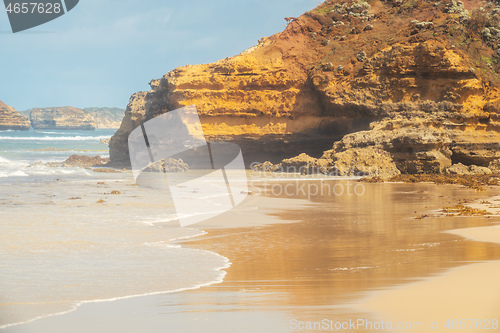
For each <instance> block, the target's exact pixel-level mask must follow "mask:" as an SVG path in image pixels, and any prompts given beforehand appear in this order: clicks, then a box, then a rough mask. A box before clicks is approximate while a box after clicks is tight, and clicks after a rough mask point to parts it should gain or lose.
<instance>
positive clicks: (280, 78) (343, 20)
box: [110, 0, 500, 175]
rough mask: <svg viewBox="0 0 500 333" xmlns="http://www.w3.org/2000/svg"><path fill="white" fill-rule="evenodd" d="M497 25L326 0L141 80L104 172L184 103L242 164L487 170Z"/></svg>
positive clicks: (397, 3) (494, 138) (478, 6)
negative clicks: (242, 47)
mask: <svg viewBox="0 0 500 333" xmlns="http://www.w3.org/2000/svg"><path fill="white" fill-rule="evenodd" d="M499 24H500V7H499V6H495V5H494V4H492V3H489V2H487V1H465V3H462V2H460V1H458V2H455V1H454V0H445V1H441V2H435V1H432V2H430V1H425V0H418V1H409V0H408V1H407V0H386V1H378V0H374V1H371V2H370V3H368V2H364V1H340V0H329V1H326V2H325V3H323V4H322V5H320V6H319V7H317V8H316V9H314V10H312V11H310V12H307V13H305V14H304V15H302V16H300V17H298V18H297V19H295V20H292V21H291V22H290V23H289V25H288V26H287V28H286V29H285V30H284V31H283V32H280V33H278V34H276V35H273V36H271V37H269V38H262V39H261V40H260V41H259V44H258V45H256V46H254V47H252V48H250V49H249V50H246V51H244V52H243V53H241V54H240V55H237V56H235V57H232V58H226V59H224V60H220V61H218V62H216V63H212V64H207V65H195V66H185V67H181V68H177V69H175V70H173V71H171V72H170V73H168V74H166V75H165V76H164V77H163V78H161V79H159V80H153V81H151V83H150V85H151V90H150V91H148V92H141V93H137V94H135V95H133V96H132V98H131V100H130V103H129V105H128V107H127V111H126V115H125V118H124V121H123V122H122V125H121V127H120V129H119V130H118V132H117V133H116V134H115V136H114V137H113V138H112V140H111V143H110V155H111V162H112V163H115V164H117V165H123V164H127V163H128V151H127V142H126V141H127V137H128V134H129V133H130V132H131V131H132V130H133V129H134V128H135V127H137V126H139V125H140V123H141V122H143V121H147V120H149V119H152V118H154V117H155V116H157V115H159V114H162V113H164V112H167V111H169V110H173V109H176V108H179V107H182V106H185V105H191V104H194V105H196V106H197V108H198V111H199V114H200V119H201V121H202V124H203V130H204V132H205V135H206V136H207V138H208V139H209V140H226V141H233V142H235V143H238V144H239V145H240V146H241V147H242V149H243V153H244V157H245V159H246V162H247V164H250V163H252V162H254V161H264V160H266V159H268V160H270V161H272V162H277V161H279V160H281V159H283V158H289V157H292V156H295V155H298V154H299V153H302V152H306V153H308V154H309V155H311V156H312V157H313V158H314V157H316V158H320V157H321V158H320V160H321V161H318V162H317V163H319V164H320V165H321V166H323V167H327V166H329V167H330V168H331V170H334V169H335V170H349V172H352V171H353V170H361V169H367V168H370V167H375V168H378V169H379V172H382V174H384V175H394V174H398V173H439V172H446V170H447V169H448V168H449V167H451V166H452V165H453V164H458V163H462V164H464V165H466V166H471V165H475V166H480V167H488V166H489V165H490V164H491V163H494V164H495V165H496V164H498V159H499V158H500V149H499V148H500V147H499V142H500V106H499V104H500V88H499V87H500V64H499V57H500V25H499ZM332 146H333V147H332ZM323 151H324V152H323ZM284 162H285V161H284Z"/></svg>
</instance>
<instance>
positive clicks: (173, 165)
mask: <svg viewBox="0 0 500 333" xmlns="http://www.w3.org/2000/svg"><path fill="white" fill-rule="evenodd" d="M143 171H145V172H187V171H189V166H188V165H187V164H186V163H184V161H183V160H181V159H174V158H166V159H162V160H159V161H156V162H154V163H149V165H148V166H147V167H146V168H145V169H144V170H143Z"/></svg>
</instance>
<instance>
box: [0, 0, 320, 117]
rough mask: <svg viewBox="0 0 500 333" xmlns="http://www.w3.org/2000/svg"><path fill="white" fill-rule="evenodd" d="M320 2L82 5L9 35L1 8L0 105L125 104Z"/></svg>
mask: <svg viewBox="0 0 500 333" xmlns="http://www.w3.org/2000/svg"><path fill="white" fill-rule="evenodd" d="M319 3H320V2H319V1H318V0H212V1H206V0H186V1H171V0H80V2H79V4H78V5H77V6H76V7H75V8H74V9H73V10H71V11H70V12H68V13H66V14H65V15H63V16H61V17H59V18H57V19H55V20H53V21H51V22H48V23H46V24H43V25H41V26H38V27H35V28H32V29H29V30H26V31H23V32H18V33H15V34H14V33H12V30H11V28H10V24H9V21H8V17H7V13H6V12H5V10H4V7H3V6H2V7H1V8H0V100H1V101H3V102H4V103H6V104H8V105H10V106H12V107H14V108H15V109H16V110H19V111H23V110H26V109H28V108H32V107H50V106H74V107H79V108H84V107H121V108H125V107H126V106H127V103H128V100H129V97H130V95H131V94H133V93H134V92H137V91H141V90H149V89H150V88H149V85H148V83H149V81H151V80H152V79H158V78H161V77H162V76H163V75H165V74H166V73H168V72H169V71H171V70H173V69H174V68H176V67H179V66H184V65H187V64H201V63H210V62H214V61H217V60H219V59H223V58H226V57H231V56H234V55H237V54H239V53H240V52H241V51H243V50H245V49H247V48H249V47H251V46H253V45H255V44H257V41H258V40H259V39H260V38H261V37H263V36H270V35H272V34H275V33H277V32H279V31H282V30H283V29H284V24H285V20H284V17H287V16H292V17H293V16H299V15H300V14H302V13H304V12H305V11H307V10H311V9H313V8H314V7H316V6H317V5H318V4H319Z"/></svg>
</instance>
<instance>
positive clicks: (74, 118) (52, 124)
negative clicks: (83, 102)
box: [30, 106, 96, 131]
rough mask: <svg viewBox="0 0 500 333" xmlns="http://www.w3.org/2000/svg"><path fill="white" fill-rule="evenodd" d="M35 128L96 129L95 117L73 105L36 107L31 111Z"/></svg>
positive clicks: (32, 124)
mask: <svg viewBox="0 0 500 333" xmlns="http://www.w3.org/2000/svg"><path fill="white" fill-rule="evenodd" d="M30 121H31V126H32V127H33V128H34V129H60V130H92V131H93V130H95V128H96V126H95V121H94V117H92V116H91V115H89V114H86V113H85V112H83V111H82V110H81V109H77V108H74V107H71V106H66V107H54V108H34V109H32V110H31V112H30Z"/></svg>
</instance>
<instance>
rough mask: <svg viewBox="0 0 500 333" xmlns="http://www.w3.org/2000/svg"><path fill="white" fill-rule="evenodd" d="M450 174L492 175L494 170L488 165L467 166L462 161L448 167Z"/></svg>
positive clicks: (447, 170)
mask: <svg viewBox="0 0 500 333" xmlns="http://www.w3.org/2000/svg"><path fill="white" fill-rule="evenodd" d="M446 172H447V173H448V174H450V175H491V174H492V173H493V172H492V171H491V170H490V169H489V168H486V167H481V166H477V165H474V164H473V165H470V166H466V165H464V164H462V163H457V164H453V165H452V166H450V167H449V168H447V169H446Z"/></svg>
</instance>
